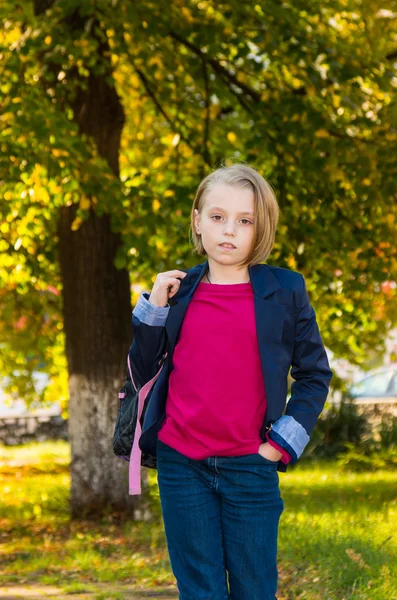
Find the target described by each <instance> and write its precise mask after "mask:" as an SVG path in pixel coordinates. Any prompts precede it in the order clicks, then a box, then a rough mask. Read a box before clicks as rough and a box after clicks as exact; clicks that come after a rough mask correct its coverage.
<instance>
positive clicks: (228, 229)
mask: <svg viewBox="0 0 397 600" xmlns="http://www.w3.org/2000/svg"><path fill="white" fill-rule="evenodd" d="M224 233H225V234H227V235H232V236H235V235H236V234H235V230H234V225H233V223H228V222H226V223H225V229H224Z"/></svg>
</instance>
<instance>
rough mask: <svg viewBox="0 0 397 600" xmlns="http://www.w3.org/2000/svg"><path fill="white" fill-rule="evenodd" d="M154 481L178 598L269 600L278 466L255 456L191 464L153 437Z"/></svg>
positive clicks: (279, 505) (280, 504)
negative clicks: (155, 469)
mask: <svg viewBox="0 0 397 600" xmlns="http://www.w3.org/2000/svg"><path fill="white" fill-rule="evenodd" d="M157 481H158V486H159V492H160V501H161V508H162V514H163V521H164V530H165V535H166V540H167V546H168V553H169V557H170V563H171V567H172V571H173V573H174V575H175V578H176V580H177V585H178V591H179V599H180V600H275V599H276V595H275V594H276V591H277V580H278V569H277V537H278V523H279V519H280V516H281V513H282V512H283V510H284V501H283V499H282V498H281V495H280V489H279V475H278V472H277V461H272V460H269V459H267V458H264V457H263V456H261V455H260V454H259V453H254V454H245V455H243V456H210V457H209V458H205V459H203V460H195V459H192V458H188V457H187V456H185V455H184V454H181V453H180V452H178V451H177V450H174V449H173V448H171V447H170V446H168V444H164V443H163V442H162V441H161V440H159V439H157ZM226 571H227V573H226Z"/></svg>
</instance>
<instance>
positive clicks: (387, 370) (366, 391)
mask: <svg viewBox="0 0 397 600" xmlns="http://www.w3.org/2000/svg"><path fill="white" fill-rule="evenodd" d="M348 397H349V398H352V399H353V400H354V401H355V403H357V404H380V403H382V404H383V403H389V402H390V403H397V364H396V365H395V366H392V367H391V366H388V367H382V368H379V369H374V370H373V371H371V372H370V373H368V375H366V376H365V377H363V378H362V379H360V380H359V381H357V382H356V383H354V384H353V385H351V386H350V387H349V389H348Z"/></svg>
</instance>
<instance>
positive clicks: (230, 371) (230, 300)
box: [158, 282, 291, 463]
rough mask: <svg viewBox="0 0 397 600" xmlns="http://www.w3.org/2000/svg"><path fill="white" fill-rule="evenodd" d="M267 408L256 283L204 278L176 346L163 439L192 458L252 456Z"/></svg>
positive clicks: (285, 458)
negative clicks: (231, 282) (219, 282)
mask: <svg viewBox="0 0 397 600" xmlns="http://www.w3.org/2000/svg"><path fill="white" fill-rule="evenodd" d="M265 411H266V392H265V386H264V379H263V372H262V367H261V360H260V354H259V345H258V339H257V334H256V324H255V308H254V293H253V289H252V286H251V283H236V284H210V283H204V282H200V283H199V284H198V286H197V288H196V290H195V293H194V294H193V297H192V299H191V301H190V303H189V306H188V308H187V311H186V314H185V317H184V320H183V324H182V328H181V331H180V335H179V339H178V342H177V344H176V346H175V350H174V354H173V370H172V371H171V374H170V376H169V386H168V396H167V401H166V409H165V413H166V416H165V420H164V422H163V424H162V427H161V429H160V431H159V433H158V438H159V439H160V440H161V441H162V442H164V443H165V444H168V445H169V446H171V447H173V448H174V449H175V450H177V451H178V452H181V453H182V454H184V455H186V456H188V457H190V458H193V459H203V458H207V457H209V456H240V455H244V454H251V453H254V452H258V449H259V446H260V445H261V444H262V440H261V438H260V435H259V431H260V428H261V426H262V424H263V420H264V416H265ZM266 437H267V436H266ZM267 441H268V442H269V444H271V445H272V446H273V447H275V448H276V449H277V450H279V451H280V452H281V453H282V457H281V459H280V460H281V461H282V462H283V463H288V462H289V461H290V459H291V456H290V455H289V453H288V452H287V451H286V450H284V448H282V447H281V446H279V445H278V444H277V443H276V442H274V441H273V440H270V439H269V438H268V437H267Z"/></svg>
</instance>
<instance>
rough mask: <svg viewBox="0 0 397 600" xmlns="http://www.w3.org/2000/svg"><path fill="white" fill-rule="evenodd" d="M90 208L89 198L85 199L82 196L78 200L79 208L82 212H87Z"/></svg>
mask: <svg viewBox="0 0 397 600" xmlns="http://www.w3.org/2000/svg"><path fill="white" fill-rule="evenodd" d="M90 206H91V201H90V199H89V198H87V196H82V197H81V198H80V208H81V209H82V210H88V209H89V208H90Z"/></svg>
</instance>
